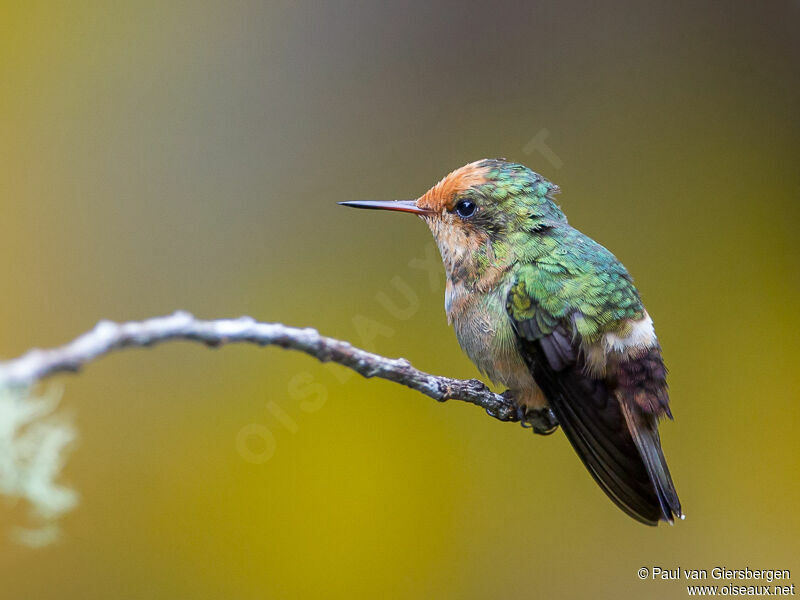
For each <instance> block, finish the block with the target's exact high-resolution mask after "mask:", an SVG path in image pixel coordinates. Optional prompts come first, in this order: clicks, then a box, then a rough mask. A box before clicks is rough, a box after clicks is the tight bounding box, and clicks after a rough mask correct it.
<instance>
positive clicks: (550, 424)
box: [340, 159, 682, 525]
mask: <svg viewBox="0 0 800 600" xmlns="http://www.w3.org/2000/svg"><path fill="white" fill-rule="evenodd" d="M558 191H559V190H558V187H557V186H556V185H554V184H552V183H550V182H549V181H547V180H546V179H544V178H543V177H542V176H541V175H538V174H537V173H534V172H533V171H531V170H530V169H528V168H527V167H525V166H523V165H521V164H517V163H512V162H507V161H505V160H502V159H493V160H488V159H487V160H480V161H477V162H473V163H470V164H468V165H466V166H464V167H461V168H460V169H457V170H456V171H453V172H452V173H450V174H449V175H447V176H446V177H445V178H444V179H442V180H441V181H440V182H439V183H437V184H436V185H435V186H433V187H432V188H431V189H430V190H428V191H427V192H426V193H425V194H424V195H422V196H420V197H419V198H418V199H417V200H396V201H355V202H341V203H340V204H344V205H345V206H352V207H356V208H371V209H382V210H394V211H401V212H407V213H412V214H416V215H419V216H420V217H422V218H423V219H424V220H425V222H426V223H427V224H428V227H430V230H431V232H432V233H433V236H434V238H435V239H436V244H437V245H438V247H439V251H440V252H441V255H442V261H443V262H444V267H445V272H446V275H447V288H446V293H445V310H446V312H447V319H448V322H450V323H451V324H452V325H453V327H454V329H455V332H456V336H457V338H458V342H459V344H460V345H461V348H462V349H463V350H464V352H465V353H466V354H467V356H468V357H469V358H470V359H471V360H472V362H473V363H475V365H476V366H477V367H478V369H480V370H481V371H482V372H483V373H485V374H486V375H487V376H488V377H489V378H490V379H491V380H492V381H494V382H496V383H499V384H502V385H504V386H506V387H507V388H509V392H508V394H509V396H510V397H511V398H512V399H513V401H514V402H515V403H516V406H517V407H518V412H519V414H520V420H521V421H522V423H523V425H525V424H526V423H528V424H530V425H531V426H532V427H533V429H534V431H535V432H536V433H541V434H548V433H552V432H553V431H554V430H555V428H556V427H557V426H558V424H560V425H561V427H562V428H563V429H564V432H565V433H566V435H567V438H568V439H569V441H570V442H571V444H572V446H573V448H574V449H575V451H576V452H577V453H578V456H580V458H581V460H582V461H583V463H584V464H585V465H586V468H587V469H588V470H589V472H590V473H591V474H592V476H593V477H594V479H595V480H596V481H597V483H598V484H600V487H601V488H602V489H603V491H605V493H606V494H607V495H608V496H609V498H611V500H613V501H614V502H615V503H616V504H617V506H619V507H620V508H621V509H622V510H623V511H625V512H626V513H627V514H628V515H630V516H631V517H633V518H634V519H637V520H638V521H641V522H642V523H645V524H647V525H657V524H658V522H659V521H660V520H664V521H668V522H670V523H672V522H673V519H674V517H682V513H681V505H680V501H679V500H678V495H677V493H676V492H675V487H674V485H673V483H672V479H671V477H670V474H669V469H668V468H667V463H666V461H665V459H664V455H663V453H662V451H661V442H660V440H659V435H658V421H659V419H660V418H661V417H662V416H665V415H666V416H668V417H669V418H672V415H671V413H670V410H669V404H668V401H669V399H668V395H667V383H666V373H667V371H666V368H665V367H664V361H663V360H662V358H661V348H660V346H659V344H658V340H657V338H656V334H655V331H654V330H653V321H652V319H651V318H650V315H648V314H647V311H646V310H645V308H644V306H643V305H642V301H641V299H640V297H639V292H638V291H637V289H636V287H634V285H633V280H632V278H631V276H630V275H629V274H628V272H627V271H626V270H625V267H623V266H622V264H621V263H620V262H619V261H618V260H617V259H616V258H615V257H614V255H613V254H611V252H609V251H608V250H606V249H605V248H604V247H603V246H601V245H600V244H598V243H597V242H595V241H594V240H592V239H590V238H589V237H587V236H585V235H584V234H582V233H581V232H580V231H578V230H577V229H574V228H572V227H570V226H569V225H568V224H567V219H566V217H565V216H564V213H563V212H561V209H560V208H559V206H558V205H557V204H556V203H555V202H553V195H554V194H556V193H557V192H558Z"/></svg>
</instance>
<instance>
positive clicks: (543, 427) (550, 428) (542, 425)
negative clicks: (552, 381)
mask: <svg viewBox="0 0 800 600" xmlns="http://www.w3.org/2000/svg"><path fill="white" fill-rule="evenodd" d="M527 416H528V418H529V419H530V423H531V426H532V427H533V433H536V434H539V435H550V434H552V433H553V432H554V431H555V430H556V429H558V419H557V418H556V416H555V414H553V411H552V409H551V408H550V407H549V406H548V407H546V408H534V409H531V410H529V411H528V415H527Z"/></svg>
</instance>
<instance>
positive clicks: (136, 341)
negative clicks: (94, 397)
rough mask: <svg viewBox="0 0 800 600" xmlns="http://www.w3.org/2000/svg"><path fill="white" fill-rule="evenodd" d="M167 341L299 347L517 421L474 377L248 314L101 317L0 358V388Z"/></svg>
mask: <svg viewBox="0 0 800 600" xmlns="http://www.w3.org/2000/svg"><path fill="white" fill-rule="evenodd" d="M171 340H188V341H195V342H202V343H204V344H206V345H207V346H211V347H216V346H221V345H223V344H232V343H241V342H246V343H250V344H257V345H259V346H280V347H281V348H286V349H292V350H299V351H300V352H305V353H306V354H310V355H311V356H313V357H314V358H316V359H318V360H320V361H322V362H335V363H338V364H340V365H343V366H345V367H348V368H349V369H352V370H353V371H355V372H356V373H358V374H360V375H363V376H364V377H379V378H381V379H388V380H389V381H394V382H395V383H400V384H402V385H404V386H406V387H409V388H411V389H412V390H416V391H418V392H422V393H423V394H425V395H426V396H429V397H431V398H433V399H434V400H438V401H439V402H444V401H445V400H461V401H462V402H469V403H470V404H475V405H476V406H480V407H482V408H484V409H486V412H487V413H488V414H489V415H491V416H492V417H495V418H496V419H499V420H501V421H518V420H519V417H518V416H517V412H516V407H515V406H514V404H513V403H512V402H511V401H510V400H509V399H508V398H506V397H505V396H503V395H501V394H495V393H494V392H492V391H491V390H490V389H489V388H488V387H486V385H484V384H483V383H481V382H480V381H478V380H477V379H470V380H462V379H451V378H449V377H437V376H435V375H430V374H429V373H425V372H423V371H420V370H419V369H415V368H414V367H412V366H411V364H410V363H409V362H408V361H407V360H405V359H403V358H396V359H391V358H385V357H383V356H379V355H377V354H373V353H371V352H367V351H365V350H361V349H359V348H355V347H353V346H351V345H350V344H349V343H347V342H343V341H340V340H336V339H333V338H329V337H325V336H322V335H320V334H319V333H318V332H317V331H316V330H314V329H297V328H295V327H287V326H285V325H281V324H280V323H259V322H257V321H255V320H254V319H252V318H250V317H241V318H239V319H218V320H213V321H201V320H198V319H195V318H194V317H193V316H192V315H191V314H189V313H186V312H176V313H175V314H173V315H170V316H167V317H156V318H153V319H147V320H145V321H131V322H127V323H114V322H111V321H101V322H99V323H98V324H97V325H96V326H95V327H94V329H92V330H91V331H89V332H87V333H85V334H83V335H81V336H80V337H78V338H76V339H75V340H73V341H71V342H69V343H68V344H66V345H64V346H61V347H59V348H53V349H50V350H38V349H36V350H31V351H29V352H27V353H26V354H24V355H23V356H21V357H19V358H17V359H13V360H9V361H6V362H0V389H2V388H4V387H7V388H10V387H15V386H29V385H31V384H33V383H35V382H37V381H39V380H40V379H43V378H45V377H48V376H50V375H54V374H56V373H62V372H75V371H78V370H80V369H81V367H83V366H84V365H86V364H88V363H90V362H92V361H93V360H95V359H97V358H99V357H101V356H103V355H105V354H108V353H110V352H113V351H115V350H120V349H122V348H133V347H146V346H152V345H155V344H160V343H162V342H167V341H171Z"/></svg>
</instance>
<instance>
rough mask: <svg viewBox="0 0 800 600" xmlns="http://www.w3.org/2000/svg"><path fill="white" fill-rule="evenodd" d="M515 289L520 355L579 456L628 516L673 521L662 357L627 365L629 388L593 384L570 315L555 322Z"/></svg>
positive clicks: (511, 310)
mask: <svg viewBox="0 0 800 600" xmlns="http://www.w3.org/2000/svg"><path fill="white" fill-rule="evenodd" d="M518 283H520V285H514V286H512V289H511V292H510V293H509V298H508V305H507V309H508V314H509V317H510V318H511V321H512V323H513V325H514V329H515V332H516V334H517V343H518V347H519V350H520V353H521V354H522V356H523V357H524V359H525V360H526V362H527V364H528V367H529V368H530V369H531V373H532V374H533V377H534V379H535V381H536V383H537V384H538V385H539V387H540V388H541V390H542V392H543V393H544V395H545V397H546V398H547V400H548V402H549V403H550V407H551V408H552V410H553V412H554V413H555V415H556V417H557V418H558V421H559V423H560V424H561V427H562V429H563V430H564V433H565V434H566V436H567V438H568V439H569V441H570V443H571V444H572V446H573V448H574V449H575V451H576V452H577V454H578V456H579V457H580V458H581V460H582V461H583V463H584V465H586V468H587V469H588V470H589V472H590V473H591V474H592V477H594V479H595V481H597V483H598V484H599V485H600V487H601V488H602V489H603V491H604V492H605V493H606V494H607V495H608V496H609V498H611V499H612V500H613V501H614V502H615V503H616V504H617V506H619V507H620V508H621V509H622V510H623V511H625V512H626V513H627V514H628V515H630V516H631V517H633V518H634V519H636V520H638V521H640V522H642V523H646V524H647V525H656V524H658V521H659V520H662V519H663V520H665V521H669V522H672V520H673V517H674V516H680V515H681V508H680V502H679V501H678V497H677V494H676V493H675V488H674V486H673V484H672V479H671V478H670V475H669V470H668V468H667V465H666V461H665V460H664V456H663V454H662V452H661V444H660V441H659V437H658V429H657V418H658V414H659V411H661V412H665V411H667V410H668V409H667V408H666V401H667V399H666V387H665V386H666V384H665V382H664V379H663V376H664V375H665V370H664V369H663V362H662V361H661V357H660V353H659V352H657V351H654V352H648V353H646V355H644V356H642V357H641V358H630V361H629V364H628V365H627V367H625V368H623V369H622V370H621V372H620V375H622V376H623V377H624V379H625V381H616V380H615V378H614V377H613V376H608V377H593V376H591V375H590V374H589V371H588V369H586V368H585V367H586V365H585V363H584V358H583V355H582V354H581V351H580V342H579V336H578V335H577V333H576V332H575V331H574V330H573V323H574V321H573V320H572V319H571V318H570V315H568V314H562V315H559V316H556V315H553V314H552V313H551V312H550V311H548V310H545V309H544V308H543V307H541V306H540V305H539V304H538V301H537V299H536V297H534V295H533V294H531V293H529V290H528V289H527V286H526V285H525V282H518ZM535 286H536V282H534V283H533V284H532V285H531V287H535ZM638 361H642V362H641V364H639V362H638ZM659 369H660V370H659ZM659 378H660V380H659ZM659 386H660V387H659ZM651 388H658V390H657V393H656V391H653V389H651ZM641 399H645V400H648V401H649V400H652V402H646V403H645V406H643V405H641V403H640V402H639V400H641ZM648 411H649V412H648Z"/></svg>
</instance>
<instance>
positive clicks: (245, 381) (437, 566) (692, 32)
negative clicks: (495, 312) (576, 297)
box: [0, 1, 800, 599]
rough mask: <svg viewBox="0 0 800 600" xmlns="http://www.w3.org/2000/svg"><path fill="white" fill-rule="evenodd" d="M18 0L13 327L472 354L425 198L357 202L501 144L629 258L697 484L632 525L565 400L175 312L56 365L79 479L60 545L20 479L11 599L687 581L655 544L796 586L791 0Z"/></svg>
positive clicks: (15, 350) (7, 116) (10, 250)
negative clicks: (503, 410)
mask: <svg viewBox="0 0 800 600" xmlns="http://www.w3.org/2000/svg"><path fill="white" fill-rule="evenodd" d="M2 9H3V10H2V15H0V209H2V219H0V256H1V257H2V258H0V281H2V294H0V322H1V323H2V335H0V355H2V356H4V357H12V356H16V355H18V354H20V353H22V352H24V351H25V350H26V349H28V348H29V347H32V346H44V347H46V346H52V345H57V344H60V343H62V342H64V341H66V340H68V339H70V338H72V337H74V336H75V335H77V334H79V333H81V332H83V331H85V330H87V329H88V328H90V327H91V326H92V325H93V324H94V323H95V322H96V321H97V320H98V319H101V318H112V319H116V320H126V319H138V318H145V317H148V316H155V315H159V314H166V313H169V312H172V311H173V310H175V309H178V308H181V309H185V310H190V311H192V312H194V313H195V314H197V315H198V316H202V317H207V318H213V317H223V316H238V315H241V314H248V315H251V316H253V317H255V318H257V319H260V320H265V321H281V322H285V323H287V324H292V325H298V326H313V327H315V328H318V329H319V330H320V331H322V332H323V333H326V334H328V335H333V336H337V337H341V338H344V339H348V340H350V341H352V342H353V343H356V344H360V345H363V346H366V347H369V348H370V349H373V350H375V351H378V352H380V353H382V354H386V355H389V356H404V357H407V358H408V359H410V360H411V361H412V362H413V363H414V364H415V365H416V366H418V367H420V368H422V369H425V370H428V371H431V372H434V373H440V374H447V375H450V376H458V377H473V376H476V375H477V372H476V370H475V368H474V367H473V366H472V365H471V364H470V363H469V361H468V359H467V358H466V357H465V356H463V355H462V353H461V352H460V350H459V348H458V346H457V343H456V340H455V336H454V335H453V333H452V331H451V330H450V329H449V327H448V326H447V323H446V320H445V315H444V311H443V308H442V304H443V290H444V288H443V273H442V272H441V267H440V266H438V265H437V266H436V267H435V270H433V271H431V270H430V269H426V268H421V267H420V263H418V262H417V263H414V262H412V261H413V260H414V259H417V260H419V259H423V258H425V257H426V253H428V252H432V250H433V245H432V242H431V240H430V235H429V233H428V231H427V228H426V227H425V226H424V225H423V224H422V223H421V222H419V220H418V219H415V218H413V217H409V216H401V215H390V214H379V213H373V212H366V211H352V210H346V209H344V208H341V207H338V206H336V204H335V202H336V201H340V200H347V199H370V198H377V199H394V198H413V197H416V196H418V195H420V194H422V193H423V192H424V191H425V190H426V189H427V188H428V187H429V186H431V185H432V184H433V183H435V182H436V181H437V180H438V179H439V178H440V177H442V176H443V175H445V174H446V173H447V172H448V171H450V170H452V169H454V168H457V167H459V166H460V165H462V164H464V163H466V162H469V161H472V160H476V159H479V158H483V157H496V156H505V157H508V158H509V159H514V160H518V161H520V162H524V163H525V164H527V165H528V166H530V167H531V168H533V169H534V170H535V171H537V172H540V173H542V174H543V175H545V176H546V177H548V178H550V179H551V180H553V181H555V182H556V183H558V184H559V185H560V186H561V188H562V194H561V195H560V196H559V198H558V201H559V203H560V204H561V205H562V207H563V208H564V210H565V212H566V213H567V215H568V217H569V219H570V222H571V223H572V224H573V225H575V226H576V227H578V228H580V229H581V230H583V231H584V232H586V233H587V234H589V235H591V236H592V237H594V238H595V239H597V240H599V241H600V242H601V243H603V244H604V245H606V246H608V247H609V248H610V249H611V250H612V251H613V252H614V253H615V254H616V255H617V256H618V257H619V258H620V259H621V260H622V261H623V262H624V263H625V264H626V266H627V267H628V268H629V270H630V271H631V272H632V273H633V275H634V277H635V278H636V282H637V284H638V286H639V288H640V290H641V292H642V295H643V298H644V300H645V303H646V305H647V307H648V309H649V311H650V313H651V314H652V315H653V316H654V319H655V322H656V327H657V331H658V334H659V338H660V340H661V343H662V345H663V348H664V354H665V357H666V360H667V364H668V366H669V368H670V371H671V374H670V380H669V381H670V386H671V394H672V406H673V412H674V414H675V422H674V423H666V424H665V425H664V426H663V427H662V438H663V443H664V447H665V451H666V454H667V456H668V458H669V462H670V465H671V468H672V471H673V474H674V478H675V481H676V485H677V488H678V491H679V492H680V494H681V499H682V501H683V504H684V507H685V511H686V513H687V515H688V516H687V518H686V520H685V521H684V522H681V523H678V524H676V525H675V526H674V527H669V526H662V527H659V528H658V529H652V528H646V527H643V526H641V525H639V524H637V523H635V522H634V521H633V520H631V519H629V518H628V517H626V516H625V515H624V514H623V513H621V512H620V511H618V510H617V509H616V508H615V507H614V506H613V505H612V504H611V503H610V502H609V501H608V500H607V499H606V498H605V496H604V495H603V494H602V492H601V491H600V490H599V489H598V488H597V486H596V485H595V484H594V482H593V481H592V480H591V478H590V477H589V475H588V474H587V473H586V472H585V470H584V468H583V467H582V465H581V464H580V462H579V460H578V459H577V457H576V456H575V455H574V453H573V452H572V450H571V449H570V447H569V445H568V443H567V442H566V440H565V438H564V436H563V434H561V433H560V432H559V433H558V434H556V435H554V436H552V437H549V438H541V437H538V436H533V435H531V433H530V431H527V430H523V429H522V428H520V427H519V426H516V425H511V424H502V423H499V422H497V421H495V420H492V419H489V418H487V417H486V415H484V414H483V413H482V412H481V411H480V410H479V409H477V408H475V407H472V406H467V405H461V404H458V403H450V404H445V405H439V404H437V403H435V402H433V401H432V400H430V399H428V398H425V397H424V396H422V395H420V394H417V393H414V392H411V391H409V390H406V389H404V388H402V387H400V386H397V385H394V384H390V383H387V382H382V381H366V380H363V379H361V378H360V377H356V376H352V377H350V376H349V375H348V373H347V372H346V371H345V370H344V369H342V368H338V367H332V366H323V365H319V364H317V363H316V362H315V361H313V360H312V359H310V358H308V357H306V356H304V355H301V354H298V353H287V352H283V351H281V350H279V349H274V348H267V349H263V350H262V349H258V348H255V347H250V346H239V347H226V348H223V349H220V350H216V351H211V350H208V349H206V348H204V347H201V346H198V345H189V344H172V345H168V346H163V347H159V348H156V349H152V350H136V351H128V352H125V353H118V354H115V355H113V356H111V357H108V358H104V359H102V360H100V361H98V362H97V363H96V364H93V365H92V366H90V367H89V368H88V369H86V371H85V372H84V373H83V374H81V375H80V376H77V377H75V376H64V377H59V378H57V380H56V381H57V382H58V384H60V385H63V387H64V398H63V402H62V405H63V408H64V410H66V411H67V412H68V413H71V414H72V415H73V418H74V421H75V423H76V426H77V427H78V428H79V431H80V440H79V443H78V444H77V446H76V448H75V450H74V452H73V453H72V454H71V455H70V458H69V462H68V464H67V466H66V468H65V471H64V474H63V477H62V479H63V481H65V482H66V483H69V484H70V485H71V486H73V487H75V488H76V489H77V490H79V491H80V493H81V502H80V505H79V506H78V507H77V508H76V509H75V510H74V511H72V512H71V513H69V514H68V515H67V516H66V517H65V518H64V519H63V520H62V538H61V540H60V542H58V543H56V544H54V545H52V546H49V547H46V548H44V549H39V550H34V549H30V548H26V547H23V546H20V545H18V544H15V543H14V542H12V541H10V540H8V539H7V536H6V533H7V532H8V531H10V530H11V529H12V528H13V527H14V526H15V525H20V524H25V523H26V516H25V510H24V507H21V506H12V505H8V504H6V503H0V534H2V536H3V537H2V539H3V541H0V581H2V584H0V585H2V596H3V597H4V598H13V599H28V598H36V599H56V598H58V599H63V598H81V599H83V598H117V599H122V598H272V597H275V598H309V597H324V598H334V597H341V598H362V597H363V598H370V597H387V598H424V597H436V598H531V597H542V598H559V597H564V598H589V597H605V598H611V597H620V598H621V597H631V598H641V597H648V598H682V597H685V596H686V591H685V587H684V585H683V584H681V583H677V582H660V581H640V580H639V579H638V577H637V575H636V572H637V569H639V568H640V567H642V566H648V567H650V566H653V565H658V566H663V567H669V568H675V567H678V566H680V567H684V568H706V569H711V568H713V567H714V566H726V567H729V568H742V567H750V568H779V569H791V570H792V574H793V578H794V581H795V582H796V583H797V582H800V562H799V561H798V556H800V541H798V536H799V534H800V516H799V513H798V510H797V508H798V505H800V477H799V476H798V472H799V471H800V441H798V437H797V423H798V418H800V402H799V401H800V392H798V385H800V374H799V370H798V355H797V353H798V350H799V349H800V347H799V344H798V338H797V334H798V329H799V328H800V327H799V326H800V310H798V309H799V308H800V270H799V269H798V259H800V255H799V253H798V239H797V233H796V229H797V226H798V217H799V216H800V208H798V206H799V205H800V204H799V203H800V169H798V158H800V118H799V117H798V106H800V38H798V36H797V29H798V26H799V24H800V3H798V2H796V1H793V2H764V3H750V2H731V3H705V4H704V3H696V2H663V3H652V2H649V3H639V2H616V3H612V4H608V3H603V4H600V3H598V4H595V3H588V2H587V3H583V2H577V3H564V2H559V3H548V4H543V5H538V3H537V5H533V4H525V5H523V4H496V3H474V4H465V3H452V4H449V3H445V4H440V3H434V4H431V3H427V2H417V3H405V2H404V3H394V4H371V3H365V2H342V3H325V4H322V3H305V4H291V3H274V4H273V3H263V4H260V3H245V2H241V3H240V2H230V3H229V2H219V3H212V2H202V3H201V2H186V3H178V2H152V3H149V2H133V3H107V2H70V3H66V2H64V3H62V2H51V3H47V2H44V3H38V2H32V3H31V2H25V3H23V2H19V3H14V2H4V3H3V4H2ZM410 263H411V264H410ZM46 388H47V385H46V384H45V389H46ZM712 583H714V582H712Z"/></svg>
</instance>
